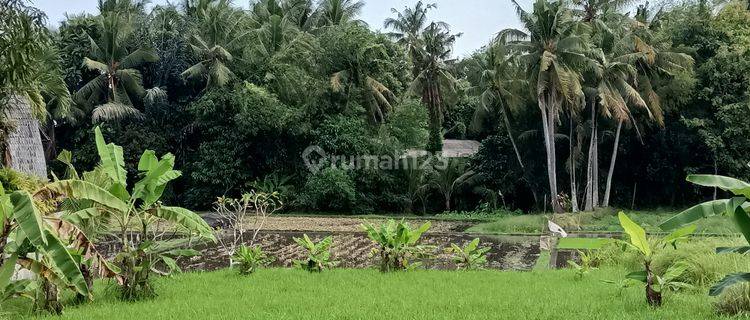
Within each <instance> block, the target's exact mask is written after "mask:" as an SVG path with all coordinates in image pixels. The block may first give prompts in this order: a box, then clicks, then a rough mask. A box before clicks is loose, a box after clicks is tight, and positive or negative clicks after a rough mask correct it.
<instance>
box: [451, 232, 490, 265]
mask: <svg viewBox="0 0 750 320" xmlns="http://www.w3.org/2000/svg"><path fill="white" fill-rule="evenodd" d="M490 249H491V248H489V247H479V238H475V239H474V240H472V241H471V242H469V243H468V244H467V245H466V246H464V247H463V248H461V247H459V246H458V245H456V244H455V243H451V247H450V248H447V249H446V250H445V251H446V252H447V253H450V254H452V255H453V256H452V257H451V260H453V263H455V264H456V268H458V270H462V269H463V270H478V269H482V268H484V266H485V265H487V252H489V251H490Z"/></svg>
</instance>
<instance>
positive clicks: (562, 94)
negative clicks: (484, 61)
mask: <svg viewBox="0 0 750 320" xmlns="http://www.w3.org/2000/svg"><path fill="white" fill-rule="evenodd" d="M513 3H514V5H515V6H516V11H517V13H518V17H519V18H520V20H521V23H522V24H523V26H524V28H525V29H526V30H527V32H528V33H527V32H523V31H520V30H517V29H506V30H503V31H501V32H500V34H499V35H498V36H499V37H500V38H504V39H511V38H519V39H520V40H518V41H511V46H512V47H513V48H514V49H515V50H516V51H518V52H520V57H519V59H521V61H522V62H524V63H526V70H527V79H528V80H529V84H530V86H531V87H532V88H533V89H532V90H533V91H534V95H535V97H536V99H537V102H538V104H539V109H540V111H541V116H542V129H543V133H544V144H545V149H546V152H547V175H548V180H549V188H550V195H551V198H552V199H554V198H556V196H557V172H556V171H557V164H556V161H557V160H556V152H555V128H556V125H557V123H558V119H559V114H560V111H561V109H562V108H564V107H567V108H578V107H579V106H580V105H581V104H582V100H583V99H584V94H583V90H582V79H581V74H580V72H579V70H581V69H583V68H584V67H585V66H586V65H587V64H588V62H589V61H588V58H587V57H586V56H585V52H586V43H585V41H584V38H583V37H581V36H579V35H578V34H577V32H580V27H581V26H580V25H578V24H576V23H575V21H573V20H572V19H571V13H570V12H569V10H568V9H567V8H566V7H565V2H563V1H554V2H547V1H546V0H536V2H534V8H533V11H532V12H527V11H525V10H524V9H523V8H521V6H520V5H519V4H518V3H517V2H515V1H513ZM553 208H554V210H555V212H562V211H563V208H562V206H560V204H559V203H558V202H557V201H553Z"/></svg>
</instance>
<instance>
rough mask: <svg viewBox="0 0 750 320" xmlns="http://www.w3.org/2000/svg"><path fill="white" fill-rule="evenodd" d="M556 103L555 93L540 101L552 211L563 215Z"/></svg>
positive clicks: (542, 97) (543, 97)
mask: <svg viewBox="0 0 750 320" xmlns="http://www.w3.org/2000/svg"><path fill="white" fill-rule="evenodd" d="M556 103H557V101H556V99H555V94H554V93H547V94H546V95H544V96H541V97H540V99H539V108H540V111H541V113H542V130H543V131H544V147H545V148H546V151H547V178H548V179H549V191H550V199H551V200H552V201H551V202H552V209H553V210H554V211H555V212H556V213H562V212H563V208H562V206H560V203H559V202H558V201H557V175H556V173H557V160H556V154H555V118H556V116H557V114H556V112H555V111H556V110H555V108H556V107H557V105H556Z"/></svg>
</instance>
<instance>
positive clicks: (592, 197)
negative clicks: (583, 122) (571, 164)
mask: <svg viewBox="0 0 750 320" xmlns="http://www.w3.org/2000/svg"><path fill="white" fill-rule="evenodd" d="M585 194H586V196H585V198H586V204H585V210H586V211H592V210H594V209H596V208H598V207H599V122H598V121H597V117H596V102H592V104H591V141H590V143H589V152H588V165H587V166H586V192H585Z"/></svg>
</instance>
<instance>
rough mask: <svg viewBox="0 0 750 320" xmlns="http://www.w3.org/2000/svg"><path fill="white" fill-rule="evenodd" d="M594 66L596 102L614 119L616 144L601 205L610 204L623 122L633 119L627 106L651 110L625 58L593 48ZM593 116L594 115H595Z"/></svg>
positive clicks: (604, 114)
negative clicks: (637, 87)
mask: <svg viewBox="0 0 750 320" xmlns="http://www.w3.org/2000/svg"><path fill="white" fill-rule="evenodd" d="M595 55H596V61H597V63H598V65H597V72H596V74H597V87H596V92H597V97H598V99H597V101H598V105H599V106H600V109H599V110H600V111H601V113H602V114H603V116H604V117H606V118H609V119H613V120H615V122H616V123H617V132H616V134H615V143H614V148H613V150H612V158H611V162H610V168H609V173H608V176H607V184H606V189H605V190H606V191H605V193H604V201H603V202H602V205H603V206H605V207H606V206H608V205H609V194H610V190H611V187H612V179H611V178H612V172H613V171H614V163H615V161H616V159H617V149H618V145H619V141H620V132H621V131H622V125H623V123H627V122H632V120H633V117H632V112H631V109H630V107H639V108H642V109H644V110H646V111H647V112H648V113H649V115H651V112H650V111H649V109H648V106H647V105H646V101H644V100H643V98H642V97H641V94H640V92H638V90H637V89H636V79H637V72H636V69H635V67H634V66H633V65H631V64H629V63H627V62H626V61H624V60H626V58H625V57H607V56H605V54H604V52H602V51H601V50H600V49H599V50H596V51H595ZM594 116H596V115H594Z"/></svg>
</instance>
